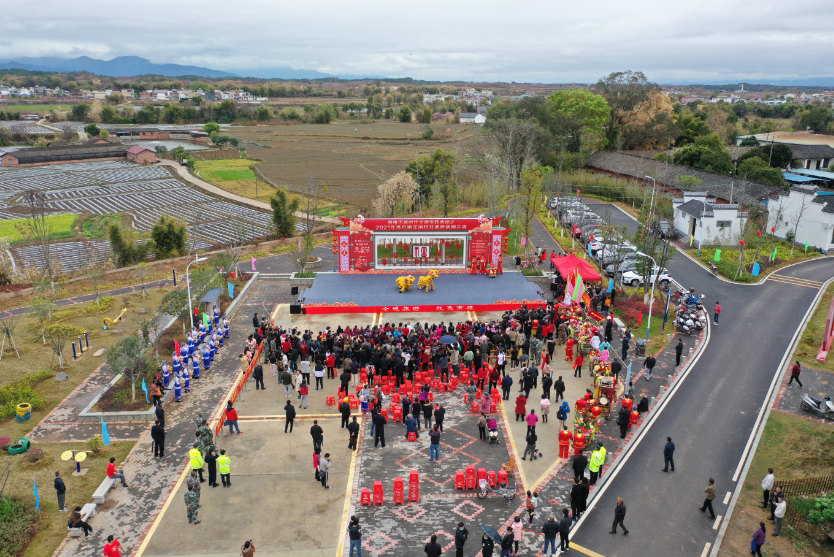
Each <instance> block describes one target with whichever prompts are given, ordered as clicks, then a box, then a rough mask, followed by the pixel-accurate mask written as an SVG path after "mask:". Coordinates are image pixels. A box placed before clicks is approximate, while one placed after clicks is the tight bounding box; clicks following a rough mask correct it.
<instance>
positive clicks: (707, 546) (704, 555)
mask: <svg viewBox="0 0 834 557" xmlns="http://www.w3.org/2000/svg"><path fill="white" fill-rule="evenodd" d="M710 546H712V544H711V543H709V542H707V545H705V546H704V550H703V551H702V552H701V557H706V555H707V553H709V548H710Z"/></svg>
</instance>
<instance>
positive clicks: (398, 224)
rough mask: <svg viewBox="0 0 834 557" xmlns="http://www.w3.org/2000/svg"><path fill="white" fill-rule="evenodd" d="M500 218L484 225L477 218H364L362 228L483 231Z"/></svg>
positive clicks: (347, 221) (489, 220) (346, 221)
mask: <svg viewBox="0 0 834 557" xmlns="http://www.w3.org/2000/svg"><path fill="white" fill-rule="evenodd" d="M340 218H342V221H343V222H344V223H345V225H347V224H348V223H349V222H350V219H346V218H344V217H340ZM500 220H501V218H500V217H499V218H494V219H486V223H484V222H482V221H481V220H480V219H479V218H478V217H468V218H457V219H438V218H432V219H419V218H417V219H411V218H400V219H394V218H392V219H374V218H366V219H364V220H363V221H362V223H361V224H362V227H364V228H367V229H368V230H373V231H377V232H393V231H408V230H414V231H430V230H437V231H443V230H460V231H467V230H474V229H476V228H480V227H483V228H484V229H485V230H488V229H490V228H492V225H494V226H498V222H500Z"/></svg>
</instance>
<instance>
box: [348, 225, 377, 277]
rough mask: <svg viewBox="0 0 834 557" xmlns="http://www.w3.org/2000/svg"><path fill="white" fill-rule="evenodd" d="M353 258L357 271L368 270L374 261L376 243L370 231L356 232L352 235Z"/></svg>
mask: <svg viewBox="0 0 834 557" xmlns="http://www.w3.org/2000/svg"><path fill="white" fill-rule="evenodd" d="M350 243H351V258H350V261H351V263H352V264H353V269H354V270H355V271H367V270H369V269H371V268H372V266H373V262H374V243H373V240H372V239H371V233H370V232H354V233H353V234H351V235H350Z"/></svg>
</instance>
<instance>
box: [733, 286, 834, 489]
mask: <svg viewBox="0 0 834 557" xmlns="http://www.w3.org/2000/svg"><path fill="white" fill-rule="evenodd" d="M832 280H834V279H829V280H828V281H827V282H826V283H825V284H824V285H823V286H822V287H821V288H820V289H819V292H817V296H816V298H814V301H813V302H812V303H811V305H810V306H808V311H806V312H805V317H803V318H802V321H800V323H799V326H798V327H797V328H796V331H794V333H793V338H791V342H790V344H788V349H787V350H785V354H784V355H783V356H782V361H780V362H779V366H778V367H777V368H776V373H775V374H773V381H771V382H770V388H769V389H768V391H767V396H765V399H764V401H763V402H762V407H761V408H760V409H759V415H758V416H757V417H756V423H754V424H753V430H752V431H751V432H750V437H749V438H748V439H747V445H745V446H744V452H742V453H741V460H739V461H738V466H737V467H736V473H735V474H733V481H734V482H735V481H738V477H739V476H740V475H741V469H742V468H744V462H745V461H746V460H747V456H748V453H749V452H750V446H751V445H752V444H753V439H755V438H756V434H757V433H758V430H759V424H760V423H761V422H762V418H763V417H764V414H765V411H766V410H767V408H768V406H769V404H770V399H771V397H772V396H773V391H774V389H776V386H777V385H778V384H779V380H780V379H781V378H782V372H783V371H784V367H785V363H786V362H787V361H788V358H789V357H790V355H791V350H792V348H793V346H794V343H796V339H797V337H798V336H799V333H801V332H802V330H803V329H804V328H805V324H806V323H808V320H809V319H810V318H811V314H812V313H813V311H814V309H815V308H816V307H817V303H818V301H819V299H820V297H821V296H822V294H823V292H825V291H826V289H827V288H828V284H829V283H830V282H831V281H832Z"/></svg>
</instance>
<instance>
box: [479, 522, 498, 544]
mask: <svg viewBox="0 0 834 557" xmlns="http://www.w3.org/2000/svg"><path fill="white" fill-rule="evenodd" d="M481 530H483V531H484V534H486V535H487V536H489V537H490V538H492V540H493V541H494V542H495V543H499V544H500V543H501V536H500V535H498V532H497V531H496V530H495V528H493V527H492V526H481Z"/></svg>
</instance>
